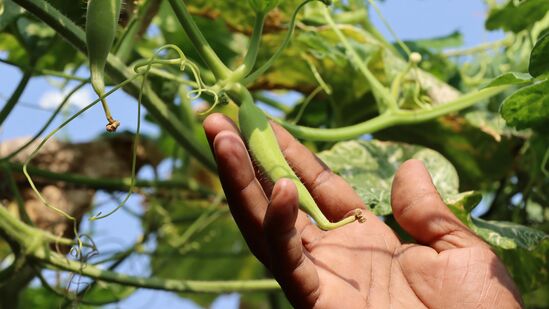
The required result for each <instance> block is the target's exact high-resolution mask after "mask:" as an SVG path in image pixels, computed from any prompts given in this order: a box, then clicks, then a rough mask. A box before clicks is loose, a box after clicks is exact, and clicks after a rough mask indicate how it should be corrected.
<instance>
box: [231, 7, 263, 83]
mask: <svg viewBox="0 0 549 309" xmlns="http://www.w3.org/2000/svg"><path fill="white" fill-rule="evenodd" d="M264 22H265V14H263V13H257V15H256V16H255V23H254V29H253V32H252V37H251V38H250V44H249V46H248V51H247V52H246V56H244V63H243V64H242V65H241V66H240V67H238V69H236V71H235V72H234V75H233V77H231V79H232V80H233V81H240V80H241V79H243V78H244V77H246V75H248V74H249V73H250V72H251V71H252V69H253V68H254V65H255V62H256V60H257V54H258V53H259V46H260V45H261V35H262V34H263V24H264Z"/></svg>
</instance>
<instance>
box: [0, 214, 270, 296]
mask: <svg viewBox="0 0 549 309" xmlns="http://www.w3.org/2000/svg"><path fill="white" fill-rule="evenodd" d="M0 234H2V235H3V236H4V237H6V238H9V240H10V241H14V242H16V243H18V244H19V245H20V246H21V247H22V249H23V251H22V252H24V253H25V254H26V256H27V257H28V258H29V259H33V260H36V261H38V262H41V263H43V264H45V265H48V266H51V267H53V268H56V269H62V270H66V271H70V272H73V273H76V274H80V275H82V276H86V277H90V278H93V279H96V280H101V281H106V282H113V283H118V284H122V285H126V286H134V287H141V288H147V289H156V290H165V291H173V292H180V293H182V292H192V293H228V292H267V291H276V290H279V289H280V286H279V285H278V283H277V282H276V281H275V280H263V279H261V280H242V281H194V280H174V279H163V278H158V277H150V278H145V277H137V276H128V275H123V274H119V273H116V272H113V271H107V270H102V269H99V268H97V267H95V266H93V265H90V264H83V263H80V262H77V261H72V260H69V259H67V258H66V257H63V256H61V255H59V254H57V253H55V252H52V251H51V250H50V249H49V247H48V246H47V244H46V243H44V242H43V238H42V236H43V235H44V232H42V231H40V230H38V229H36V228H32V227H30V226H28V225H26V224H24V223H23V222H21V221H19V220H18V219H16V218H15V217H13V216H12V215H10V213H9V212H8V210H7V209H6V208H5V207H3V206H0Z"/></svg>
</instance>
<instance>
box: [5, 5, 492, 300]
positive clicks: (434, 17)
mask: <svg viewBox="0 0 549 309" xmlns="http://www.w3.org/2000/svg"><path fill="white" fill-rule="evenodd" d="M483 3H484V2H483V1H480V0H387V1H385V2H384V3H381V4H380V8H381V10H382V12H383V15H384V17H385V18H386V19H387V20H388V22H389V23H390V24H391V26H392V27H393V29H394V31H395V32H396V33H397V35H398V36H399V37H400V39H402V40H413V39H423V38H431V37H436V36H443V35H447V34H450V33H452V32H453V31H455V30H458V31H460V32H461V33H462V34H463V36H464V41H465V47H470V46H474V45H477V44H480V43H484V42H488V41H493V40H496V39H499V38H501V37H502V36H503V35H502V33H498V32H495V33H489V32H486V31H485V30H484V25H483V22H484V16H485V14H486V9H485V6H484V4H483ZM372 17H373V22H374V24H375V25H377V26H378V28H379V29H380V31H381V32H382V33H383V34H384V35H386V36H387V37H388V38H391V36H390V35H389V32H388V31H387V29H386V28H385V27H384V26H383V25H382V24H381V22H380V19H379V18H378V16H377V15H376V14H375V13H374V14H372ZM391 40H392V39H391ZM3 56H5V54H4V53H2V52H1V51H0V57H3ZM80 74H82V76H85V75H86V74H87V72H85V71H84V72H80ZM20 76H21V74H20V72H18V71H17V70H16V69H14V68H12V67H9V66H7V65H3V64H0V106H1V105H3V104H5V98H6V97H9V95H10V94H11V92H12V91H13V89H14V88H15V87H16V84H17V82H18V80H19V78H20ZM55 83H59V80H56V79H44V78H34V79H32V80H31V82H30V85H29V87H28V88H27V90H26V91H25V93H24V94H23V96H22V98H21V102H22V104H19V105H18V106H16V108H15V109H14V111H13V112H12V114H10V116H9V118H8V119H7V120H6V122H5V123H4V125H3V127H2V128H0V142H1V141H5V140H8V139H12V138H17V137H22V136H29V135H32V134H34V132H36V130H37V129H38V128H40V127H41V126H42V124H43V123H44V122H45V121H46V120H47V118H48V117H49V112H47V111H43V110H38V109H36V108H31V107H29V106H33V105H34V106H38V105H39V104H40V102H41V101H42V102H45V101H48V100H45V98H47V97H50V98H58V97H59V96H60V94H59V92H58V91H56V90H54V89H55V88H54V87H53V86H54V85H55ZM78 97H79V98H80V99H78V100H76V102H75V104H76V105H79V104H82V103H85V102H86V101H87V100H91V98H92V97H93V91H92V90H91V87H88V88H84V90H83V91H82V92H81V93H80V94H79V96H78ZM50 101H51V100H50ZM109 102H110V103H111V104H110V105H111V109H112V112H113V115H115V118H117V119H119V120H121V122H122V125H123V127H122V129H128V130H134V129H135V123H136V122H135V121H136V120H135V117H136V112H137V111H136V104H135V100H134V99H133V98H130V97H129V96H128V95H126V94H124V93H122V92H117V93H115V94H114V95H113V96H112V97H110V98H109ZM74 111H75V110H74V109H73V110H72V112H74ZM72 112H71V113H72ZM62 119H63V118H62V117H58V119H57V121H56V123H54V124H53V125H52V127H51V128H54V127H55V126H56V125H58V124H59V123H60V122H61V120H62ZM104 125H105V120H104V116H103V112H102V110H101V108H100V106H95V107H94V108H92V109H91V110H89V111H88V112H87V113H85V114H84V115H83V116H82V117H80V118H79V119H78V120H77V121H74V122H72V123H71V124H70V125H69V127H68V128H67V129H66V130H64V131H63V132H62V133H60V135H59V136H57V137H58V138H61V139H71V140H73V141H86V140H89V139H90V138H93V137H95V136H97V135H98V134H101V133H103V131H104V129H103V128H104ZM143 125H144V127H143V131H144V132H147V133H150V134H154V133H156V129H155V128H154V127H152V126H150V125H147V124H146V123H143ZM161 169H162V170H163V171H164V172H166V168H164V167H162V168H161ZM149 175H151V172H150V170H149V171H147V170H144V171H142V175H141V176H142V177H147V176H149ZM105 199H106V196H105V195H104V194H99V195H98V196H97V198H96V200H97V201H101V200H105ZM103 207H107V208H108V207H113V205H112V204H111V205H106V206H103ZM127 207H130V208H131V209H133V210H135V211H136V212H142V208H141V207H140V206H139V199H138V198H133V199H131V200H130V202H129V203H128V205H127ZM120 227H123V228H120ZM83 228H84V229H87V228H89V226H86V225H84V226H83ZM95 229H96V231H99V232H100V233H98V235H106V236H105V237H102V238H101V237H99V238H98V239H97V241H98V243H99V246H100V250H108V249H109V248H112V249H116V248H123V247H125V246H128V245H131V244H132V243H133V242H134V241H135V240H136V239H137V238H138V236H139V234H140V233H141V228H140V224H139V221H138V220H136V219H135V218H133V217H131V216H130V215H128V214H127V213H126V212H124V211H118V212H117V213H115V214H114V215H112V216H111V217H109V218H108V219H106V220H100V221H98V222H97V223H96V226H95ZM114 235H116V236H114ZM149 245H151V246H154V242H153V243H151V244H149ZM147 262H148V260H147V258H146V257H136V258H133V259H130V261H129V262H128V263H125V264H124V265H122V267H121V268H119V270H120V271H122V272H125V273H130V274H136V275H145V276H146V275H147V274H148V268H147ZM164 307H169V308H196V306H194V305H193V304H192V303H190V302H188V301H184V300H181V299H180V298H178V297H177V296H175V295H174V294H173V293H167V292H159V291H150V290H141V291H139V292H137V293H135V294H134V295H133V296H131V297H130V298H128V299H127V300H124V301H123V302H121V303H119V304H118V305H116V306H112V308H164ZM237 307H238V295H236V294H233V295H225V296H222V297H220V298H219V299H218V300H217V301H216V303H214V306H213V308H237Z"/></svg>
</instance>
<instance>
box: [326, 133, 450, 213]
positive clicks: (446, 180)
mask: <svg viewBox="0 0 549 309" xmlns="http://www.w3.org/2000/svg"><path fill="white" fill-rule="evenodd" d="M319 157H320V158H321V159H322V160H323V161H324V162H325V163H326V164H327V165H328V166H329V167H330V168H331V169H332V170H333V171H334V172H335V173H337V174H338V175H340V176H341V177H343V178H344V179H345V180H346V181H347V182H348V183H349V184H350V185H351V186H352V187H353V189H354V190H355V191H356V192H357V194H358V195H359V196H360V197H361V198H362V200H363V201H364V203H365V204H366V205H367V206H368V207H369V208H370V210H371V211H372V212H373V213H374V214H375V215H388V214H390V213H391V204H390V200H391V184H392V181H393V177H394V175H395V172H396V171H397V169H398V168H399V166H400V165H401V164H402V163H403V162H404V161H406V160H409V159H418V160H421V161H423V163H424V164H425V166H426V167H427V169H428V170H429V172H430V173H431V177H432V178H433V182H434V184H435V186H436V187H437V189H438V191H439V193H440V194H441V196H442V197H443V199H447V198H451V197H453V198H454V199H455V195H457V193H458V182H459V181H458V176H457V172H456V170H455V169H454V167H453V166H452V164H450V162H449V161H448V160H446V159H445V158H444V157H443V156H442V155H440V154H439V153H438V152H436V151H433V150H431V149H428V148H424V147H420V146H414V145H408V144H403V143H392V142H380V141H376V140H373V141H361V140H354V141H347V142H340V143H337V144H335V145H334V147H332V149H330V150H327V151H323V152H321V153H319Z"/></svg>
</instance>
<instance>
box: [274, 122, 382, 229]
mask: <svg viewBox="0 0 549 309" xmlns="http://www.w3.org/2000/svg"><path fill="white" fill-rule="evenodd" d="M271 124H272V126H273V130H274V131H275V134H276V137H277V139H278V143H279V145H280V149H281V150H282V153H283V154H284V157H285V158H286V160H287V161H288V163H289V164H290V166H291V167H292V169H294V171H295V172H296V174H297V175H298V176H299V178H300V179H301V181H302V182H303V184H304V185H305V186H306V187H307V189H308V190H309V192H310V193H311V195H312V196H313V198H314V199H315V201H316V202H317V204H318V206H319V208H320V209H321V210H322V212H323V213H324V214H325V215H326V217H327V218H328V219H329V220H331V221H337V220H340V219H341V218H342V217H344V216H345V215H346V214H348V213H349V212H350V211H352V210H355V209H357V208H364V203H363V202H362V200H361V199H360V197H359V196H358V195H357V194H356V193H355V192H354V190H353V189H352V188H351V186H349V184H347V182H345V180H343V178H341V177H339V176H338V175H336V174H334V173H333V172H332V171H331V170H330V168H328V166H326V164H324V163H323V162H322V161H321V160H320V159H319V158H318V157H317V156H315V155H314V154H313V153H312V152H311V151H310V150H309V149H307V147H305V146H303V145H302V144H301V143H300V142H299V141H297V140H296V139H295V138H294V137H293V136H292V135H291V134H290V133H288V131H286V130H285V129H284V128H282V127H281V126H280V125H278V124H275V123H271ZM366 216H367V217H366V219H372V218H371V217H373V215H372V214H371V213H369V212H366Z"/></svg>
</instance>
